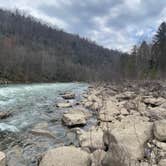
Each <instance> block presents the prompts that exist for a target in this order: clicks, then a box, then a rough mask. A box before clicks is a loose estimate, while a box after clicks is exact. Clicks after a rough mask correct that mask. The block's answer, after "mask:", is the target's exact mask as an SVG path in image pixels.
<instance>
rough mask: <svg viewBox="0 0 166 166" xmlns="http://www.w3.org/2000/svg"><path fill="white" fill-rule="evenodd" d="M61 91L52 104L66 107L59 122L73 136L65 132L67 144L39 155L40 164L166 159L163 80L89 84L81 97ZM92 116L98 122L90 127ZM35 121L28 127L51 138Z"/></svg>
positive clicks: (130, 164)
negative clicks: (69, 139)
mask: <svg viewBox="0 0 166 166" xmlns="http://www.w3.org/2000/svg"><path fill="white" fill-rule="evenodd" d="M60 95H61V97H62V98H63V99H64V100H63V102H62V101H61V102H57V103H56V107H57V108H58V109H59V111H61V110H63V109H65V110H66V111H64V112H63V115H62V117H61V122H62V124H63V125H64V126H67V128H68V130H69V131H72V132H73V133H75V134H74V135H75V136H73V135H70V136H69V137H72V138H73V141H71V143H70V144H68V145H67V146H66V145H63V146H58V147H57V148H53V147H50V150H48V151H46V152H45V153H43V154H42V155H40V156H39V158H38V165H39V166H78V165H80V166H165V165H166V84H165V83H164V82H141V83H138V82H126V83H123V84H122V83H121V84H93V85H92V86H91V87H89V89H88V91H86V92H85V93H84V94H83V95H82V96H83V99H82V100H81V101H75V94H74V93H73V92H66V93H62V94H60ZM92 117H93V118H96V121H97V122H96V123H93V125H92V127H91V128H88V127H86V126H87V124H88V123H89V120H90V119H91V118H92ZM39 126H40V130H38V128H35V130H34V131H32V132H33V133H34V132H35V134H41V135H45V134H46V135H47V136H48V137H51V139H54V135H52V134H50V133H48V132H46V131H45V130H44V129H43V128H42V130H41V125H39ZM69 134H71V133H69ZM55 137H56V136H55ZM2 156H4V155H2ZM2 161H4V158H3V160H2Z"/></svg>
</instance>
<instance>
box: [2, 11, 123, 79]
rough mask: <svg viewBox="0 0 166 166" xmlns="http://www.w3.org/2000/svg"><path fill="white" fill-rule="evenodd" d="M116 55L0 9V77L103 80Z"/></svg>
mask: <svg viewBox="0 0 166 166" xmlns="http://www.w3.org/2000/svg"><path fill="white" fill-rule="evenodd" d="M120 54H121V53H120V52H118V51H113V50H108V49H105V48H103V47H101V46H98V45H97V44H95V43H94V42H91V41H89V40H88V39H85V38H80V37H79V36H78V35H72V34H69V33H66V32H63V31H62V30H58V29H55V28H52V27H51V26H49V25H47V24H44V23H41V22H40V21H38V20H36V19H34V18H33V17H31V16H25V15H24V14H20V13H19V12H18V11H15V12H10V11H5V10H2V9H1V10H0V77H3V78H7V79H9V80H12V81H35V82H36V81H85V80H87V81H88V80H107V79H110V78H111V77H110V75H111V73H112V74H114V72H113V68H115V67H116V65H115V62H116V59H117V58H118V57H119V56H120ZM113 61H115V62H113ZM114 71H115V69H114Z"/></svg>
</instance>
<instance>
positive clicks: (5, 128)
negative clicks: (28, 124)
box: [0, 123, 19, 132]
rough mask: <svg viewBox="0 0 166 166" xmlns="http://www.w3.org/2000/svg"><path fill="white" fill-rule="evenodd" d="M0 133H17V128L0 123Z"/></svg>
mask: <svg viewBox="0 0 166 166" xmlns="http://www.w3.org/2000/svg"><path fill="white" fill-rule="evenodd" d="M0 131H10V132H19V130H18V129H17V127H15V126H13V125H9V124H6V123H0Z"/></svg>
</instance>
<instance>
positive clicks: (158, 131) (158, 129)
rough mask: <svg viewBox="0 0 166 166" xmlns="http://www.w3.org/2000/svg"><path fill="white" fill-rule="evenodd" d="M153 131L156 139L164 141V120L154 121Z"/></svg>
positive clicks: (165, 134)
mask: <svg viewBox="0 0 166 166" xmlns="http://www.w3.org/2000/svg"><path fill="white" fill-rule="evenodd" d="M153 132H154V135H155V137H156V139H157V140H159V141H166V120H159V121H156V122H155V123H154V126H153Z"/></svg>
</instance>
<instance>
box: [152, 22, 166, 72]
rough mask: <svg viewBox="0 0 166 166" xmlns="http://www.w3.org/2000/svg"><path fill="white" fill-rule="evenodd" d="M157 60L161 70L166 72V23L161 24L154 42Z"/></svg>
mask: <svg viewBox="0 0 166 166" xmlns="http://www.w3.org/2000/svg"><path fill="white" fill-rule="evenodd" d="M153 46H154V52H155V59H156V63H157V66H158V67H159V70H161V71H162V72H165V71H166V64H165V62H166V22H163V23H161V25H160V26H159V29H158V31H157V33H156V35H155V37H154V41H153Z"/></svg>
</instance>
